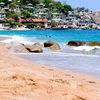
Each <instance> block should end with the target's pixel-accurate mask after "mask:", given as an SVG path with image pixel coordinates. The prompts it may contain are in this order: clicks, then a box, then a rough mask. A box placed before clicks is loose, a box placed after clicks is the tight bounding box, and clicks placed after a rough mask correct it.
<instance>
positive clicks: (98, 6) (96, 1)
mask: <svg viewBox="0 0 100 100" xmlns="http://www.w3.org/2000/svg"><path fill="white" fill-rule="evenodd" d="M56 1H61V2H63V1H67V4H70V5H71V6H72V7H74V8H75V7H85V8H89V9H90V10H93V11H98V10H100V0H56Z"/></svg>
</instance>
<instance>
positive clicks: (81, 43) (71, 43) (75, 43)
mask: <svg viewBox="0 0 100 100" xmlns="http://www.w3.org/2000/svg"><path fill="white" fill-rule="evenodd" d="M67 45H69V46H82V45H85V42H82V41H69V42H68V43H67Z"/></svg>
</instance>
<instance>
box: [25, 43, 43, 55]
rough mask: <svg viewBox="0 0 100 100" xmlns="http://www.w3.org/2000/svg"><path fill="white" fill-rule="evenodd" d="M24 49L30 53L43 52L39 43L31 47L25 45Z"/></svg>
mask: <svg viewBox="0 0 100 100" xmlns="http://www.w3.org/2000/svg"><path fill="white" fill-rule="evenodd" d="M25 48H26V49H27V50H28V51H29V52H32V53H42V52H43V49H42V46H41V44H39V43H35V44H33V45H25Z"/></svg>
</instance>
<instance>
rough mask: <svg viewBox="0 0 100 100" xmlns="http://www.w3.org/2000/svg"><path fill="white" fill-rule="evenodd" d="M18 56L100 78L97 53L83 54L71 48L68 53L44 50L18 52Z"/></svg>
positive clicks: (99, 57)
mask: <svg viewBox="0 0 100 100" xmlns="http://www.w3.org/2000/svg"><path fill="white" fill-rule="evenodd" d="M20 56H21V57H22V58H25V59H28V60H31V61H32V62H35V63H39V64H45V65H49V66H53V67H57V68H63V69H65V70H72V71H77V72H82V73H86V74H89V75H93V76H96V77H99V78H100V56H97V55H85V54H81V53H80V52H78V51H76V53H75V51H73V50H72V51H69V52H68V53H66V52H65V53H64V52H63V53H62V52H51V51H45V52H44V53H41V54H20Z"/></svg>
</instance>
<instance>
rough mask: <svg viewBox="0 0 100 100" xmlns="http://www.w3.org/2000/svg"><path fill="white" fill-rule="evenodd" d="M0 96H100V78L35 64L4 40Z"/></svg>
mask: <svg viewBox="0 0 100 100" xmlns="http://www.w3.org/2000/svg"><path fill="white" fill-rule="evenodd" d="M0 100H100V80H97V79H94V78H91V77H89V76H86V75H81V74H78V73H73V72H70V71H63V70H61V69H56V68H52V67H48V66H45V65H39V64H33V63H32V62H29V61H27V60H24V59H21V58H19V57H17V56H15V55H14V54H11V53H10V52H9V51H8V50H7V49H6V47H5V45H4V44H2V43H0Z"/></svg>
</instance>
